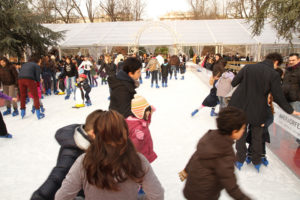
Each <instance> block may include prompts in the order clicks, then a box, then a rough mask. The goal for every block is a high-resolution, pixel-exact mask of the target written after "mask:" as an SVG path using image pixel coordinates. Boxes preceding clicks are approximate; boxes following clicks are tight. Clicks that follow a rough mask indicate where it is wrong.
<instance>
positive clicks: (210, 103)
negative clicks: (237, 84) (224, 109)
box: [191, 80, 219, 117]
mask: <svg viewBox="0 0 300 200" xmlns="http://www.w3.org/2000/svg"><path fill="white" fill-rule="evenodd" d="M216 83H217V80H214V83H213V88H212V89H211V90H210V93H209V95H208V96H207V97H206V98H205V99H204V101H203V102H202V104H201V106H200V107H199V108H198V109H196V110H194V111H193V112H192V114H191V115H192V117H193V116H195V115H196V114H197V113H198V112H199V110H201V109H202V108H204V107H211V111H210V116H212V117H214V116H217V115H218V114H217V113H215V107H216V106H217V105H218V104H219V99H218V97H217V88H216Z"/></svg>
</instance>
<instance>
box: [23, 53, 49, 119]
mask: <svg viewBox="0 0 300 200" xmlns="http://www.w3.org/2000/svg"><path fill="white" fill-rule="evenodd" d="M40 60H41V59H40V58H39V57H37V56H32V57H31V58H30V59H29V62H27V63H25V64H23V65H22V67H21V69H20V73H19V82H18V83H19V89H20V99H21V116H22V118H24V116H25V109H26V108H25V100H26V96H27V92H28V89H29V91H30V93H31V95H32V96H33V102H34V107H35V110H36V115H37V118H38V119H41V118H43V117H45V115H44V114H43V113H41V111H40V102H39V97H38V90H37V84H38V83H39V82H40V76H41V68H40V66H39V65H38V64H37V63H40Z"/></svg>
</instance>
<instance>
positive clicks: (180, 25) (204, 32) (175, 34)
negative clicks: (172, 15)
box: [44, 19, 300, 48]
mask: <svg viewBox="0 0 300 200" xmlns="http://www.w3.org/2000/svg"><path fill="white" fill-rule="evenodd" d="M44 26H46V27H48V28H49V29H51V30H53V31H65V37H64V39H63V40H61V41H60V42H59V45H60V46H61V47H63V48H64V47H65V48H68V47H90V46H134V45H135V44H139V46H157V45H175V44H179V45H182V46H197V45H216V44H217V45H243V44H245V45H251V44H259V43H260V44H288V43H289V42H288V41H287V40H282V39H279V38H278V37H277V36H276V31H275V29H274V28H272V26H271V25H270V24H266V25H265V27H264V30H263V31H262V34H261V35H260V36H255V37H252V36H251V28H250V24H248V23H247V22H246V21H245V20H243V19H229V20H188V21H138V22H135V21H132V22H102V23H80V24H44ZM293 43H294V44H300V39H299V38H295V39H293Z"/></svg>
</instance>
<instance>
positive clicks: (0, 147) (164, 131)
mask: <svg viewBox="0 0 300 200" xmlns="http://www.w3.org/2000/svg"><path fill="white" fill-rule="evenodd" d="M142 77H143V81H144V83H143V84H141V86H140V87H139V88H138V89H137V93H138V94H140V95H143V96H144V97H145V98H146V99H147V100H148V102H149V103H150V104H152V105H154V106H155V107H156V112H155V113H154V114H153V117H152V123H151V125H150V130H151V134H152V138H153V142H154V150H155V152H156V153H157V155H158V158H157V159H156V160H155V161H154V162H153V163H152V167H153V169H154V171H155V173H156V175H157V176H158V178H159V180H160V181H161V183H162V185H163V187H164V189H165V199H167V200H181V199H185V198H184V197H183V194H182V189H183V187H184V182H181V181H180V180H179V178H178V172H179V171H181V170H182V169H183V168H184V167H185V165H186V163H187V161H188V159H189V158H190V156H191V154H192V153H193V152H194V151H195V147H196V144H197V142H198V140H199V139H200V138H201V137H202V136H203V134H205V133H206V131H207V130H208V129H214V128H215V127H216V126H215V118H214V117H210V115H209V113H210V108H204V109H202V110H201V111H200V112H199V113H198V114H197V115H196V116H195V117H193V118H192V117H191V112H192V111H193V110H194V109H195V108H197V107H199V106H200V104H201V103H202V101H203V99H204V98H205V97H206V96H207V94H208V93H209V90H210V88H209V87H208V85H207V84H206V82H207V76H206V75H205V72H192V71H191V70H188V71H187V73H186V74H185V80H179V79H178V80H174V77H173V80H168V87H167V88H162V87H160V88H159V89H156V88H151V87H150V80H149V79H144V77H145V74H144V73H143V74H142ZM98 82H99V79H98ZM160 86H161V83H160ZM108 96H109V90H108V86H107V85H103V86H101V85H100V86H98V87H96V88H93V89H92V92H91V101H92V103H93V105H92V106H91V107H85V108H81V109H73V108H72V106H74V104H75V102H74V101H73V99H72V97H73V96H71V98H70V100H64V96H56V95H52V96H50V97H46V98H44V99H43V103H44V107H45V109H46V111H45V114H46V117H45V118H44V119H41V120H37V117H36V115H33V114H31V112H30V110H31V106H32V100H31V102H30V103H28V104H27V110H26V112H27V115H26V117H25V118H24V119H23V120H22V119H21V117H20V116H17V117H14V118H13V117H12V116H5V117H4V120H5V122H6V125H7V128H8V131H9V132H10V133H11V134H13V139H0V160H1V162H0V169H1V170H0V194H1V195H0V199H1V200H28V199H29V198H30V197H31V194H32V193H33V191H35V190H36V189H37V188H38V187H39V186H40V185H41V184H42V183H43V182H44V181H45V179H46V178H47V177H48V175H49V173H50V171H51V169H52V168H53V167H54V166H55V163H56V158H57V155H58V150H59V146H58V144H57V142H56V140H55V139H54V134H55V132H56V130H57V129H59V128H61V127H63V126H66V125H69V124H73V123H84V121H85V118H86V116H87V115H88V114H89V113H90V112H92V111H93V110H95V109H104V110H106V109H107V108H108V105H109V101H108V100H107V97H108ZM3 111H4V108H1V112H3ZM217 111H218V109H217ZM267 157H268V159H269V162H270V164H269V166H268V167H264V166H262V167H261V171H260V173H257V171H256V170H255V169H254V167H253V165H251V164H250V165H248V166H247V165H245V166H244V167H243V168H242V171H236V175H237V178H238V183H239V185H240V186H241V188H242V189H243V191H244V192H245V193H247V194H248V195H249V196H251V197H252V198H253V199H259V200H263V199H272V200H277V199H278V200H279V199H280V200H281V199H282V200H299V199H300V180H299V179H298V178H297V177H296V176H295V175H294V174H293V173H292V172H291V171H290V170H289V169H288V168H287V167H285V165H284V164H283V163H282V162H281V161H280V160H279V159H278V158H277V157H276V156H275V155H274V154H272V152H270V151H269V150H267ZM220 199H231V198H230V197H229V196H228V195H227V194H226V192H224V191H223V193H222V196H221V198H220Z"/></svg>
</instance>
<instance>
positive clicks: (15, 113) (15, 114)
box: [12, 109, 19, 117]
mask: <svg viewBox="0 0 300 200" xmlns="http://www.w3.org/2000/svg"><path fill="white" fill-rule="evenodd" d="M17 115H19V111H18V109H14V112H13V113H12V116H13V117H15V116H17Z"/></svg>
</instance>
